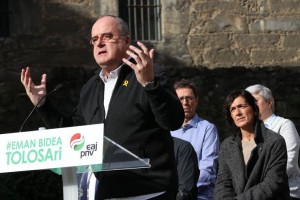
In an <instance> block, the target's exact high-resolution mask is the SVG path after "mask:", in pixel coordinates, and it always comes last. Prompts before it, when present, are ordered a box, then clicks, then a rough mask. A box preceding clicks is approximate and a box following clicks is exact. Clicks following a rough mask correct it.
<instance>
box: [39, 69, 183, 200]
mask: <svg viewBox="0 0 300 200" xmlns="http://www.w3.org/2000/svg"><path fill="white" fill-rule="evenodd" d="M156 71H157V70H156ZM99 72H100V70H99V71H98V72H97V73H96V75H95V76H93V77H92V78H91V79H90V80H89V81H88V82H87V83H86V84H85V85H84V86H83V88H82V90H81V93H80V101H79V104H78V106H77V108H76V109H75V111H74V115H73V120H72V121H73V125H75V126H76V125H88V124H97V123H104V135H105V136H106V137H108V138H110V139H111V140H113V141H115V142H116V143H118V144H120V145H121V146H123V147H125V148H126V149H128V150H129V151H131V152H132V153H134V154H136V155H137V156H139V157H141V158H149V159H150V164H151V168H149V169H134V170H121V171H111V172H100V173H96V176H97V177H98V178H99V179H100V183H99V187H98V190H97V194H96V196H97V197H96V198H97V199H103V198H112V197H114V198H117V197H127V196H137V195H144V194H149V193H155V192H161V191H168V192H174V194H176V192H177V187H178V185H177V184H178V181H177V172H176V166H175V158H174V151H173V139H172V137H171V135H170V130H176V129H178V128H179V127H180V126H181V125H182V123H183V118H184V113H183V108H182V105H181V103H180V101H179V100H178V97H177V95H176V93H175V90H174V89H173V85H172V83H171V82H170V80H169V79H168V78H167V76H166V74H165V72H163V71H159V72H158V73H155V86H154V87H153V88H144V87H142V86H141V85H140V84H139V83H138V82H137V79H136V76H135V73H134V71H133V70H132V69H131V68H130V67H129V66H127V65H124V66H123V67H122V69H121V71H120V74H119V78H118V80H117V83H116V86H115V89H114V91H113V94H112V97H111V100H110V104H109V109H108V112H107V116H106V118H105V112H104V105H103V99H104V83H103V81H102V80H101V79H100V78H99ZM38 111H39V114H40V115H41V116H42V118H43V119H44V122H45V123H46V125H47V127H50V128H54V127H58V126H67V123H66V122H67V120H65V119H62V118H59V117H58V115H57V112H56V111H55V110H54V109H53V108H52V106H51V105H50V103H49V102H47V101H46V103H45V104H44V105H43V106H41V107H40V108H39V109H38ZM108 162H109V161H108Z"/></svg>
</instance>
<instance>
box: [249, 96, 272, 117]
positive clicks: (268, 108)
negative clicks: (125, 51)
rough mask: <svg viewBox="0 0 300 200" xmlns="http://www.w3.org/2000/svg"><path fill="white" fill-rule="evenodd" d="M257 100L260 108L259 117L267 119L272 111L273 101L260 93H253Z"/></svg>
mask: <svg viewBox="0 0 300 200" xmlns="http://www.w3.org/2000/svg"><path fill="white" fill-rule="evenodd" d="M252 96H253V97H254V98H255V100H256V105H257V106H258V108H259V117H260V119H261V120H265V119H267V118H268V117H269V116H270V115H271V114H272V113H273V111H272V101H271V100H266V99H264V98H263V97H262V96H260V95H259V94H252Z"/></svg>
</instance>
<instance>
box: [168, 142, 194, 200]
mask: <svg viewBox="0 0 300 200" xmlns="http://www.w3.org/2000/svg"><path fill="white" fill-rule="evenodd" d="M173 140H174V153H175V160H176V165H177V172H178V193H177V196H176V200H193V199H197V181H198V178H199V167H198V158H197V154H196V151H195V150H194V147H193V146H192V145H191V143H190V142H188V141H185V140H182V139H179V138H176V137H174V138H173Z"/></svg>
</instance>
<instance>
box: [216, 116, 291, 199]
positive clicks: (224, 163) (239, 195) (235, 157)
mask: <svg viewBox="0 0 300 200" xmlns="http://www.w3.org/2000/svg"><path fill="white" fill-rule="evenodd" d="M255 143H256V144H257V146H256V147H255V148H254V149H253V150H252V152H251V157H250V159H249V161H248V164H247V167H245V163H244V158H243V153H242V145H241V133H240V132H239V133H237V134H234V135H232V136H230V137H228V138H227V139H225V140H224V142H223V143H222V145H221V149H220V154H219V171H218V176H217V181H216V187H215V193H214V199H216V200H218V199H220V200H229V199H244V200H252V199H253V200H264V199H272V200H276V199H278V200H285V199H286V200H288V199H289V186H288V178H287V174H286V163H287V150H286V145H285V141H284V139H283V137H281V136H280V135H279V134H276V133H274V132H273V131H271V130H269V129H267V128H265V126H264V124H263V123H262V122H261V121H259V122H258V123H257V125H256V129H255Z"/></svg>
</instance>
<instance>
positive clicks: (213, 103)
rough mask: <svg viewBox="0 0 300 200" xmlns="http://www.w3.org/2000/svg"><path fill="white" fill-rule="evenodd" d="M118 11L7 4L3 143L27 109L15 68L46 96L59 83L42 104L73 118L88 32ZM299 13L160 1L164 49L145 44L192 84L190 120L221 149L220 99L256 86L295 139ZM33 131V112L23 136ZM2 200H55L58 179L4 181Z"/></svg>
mask: <svg viewBox="0 0 300 200" xmlns="http://www.w3.org/2000/svg"><path fill="white" fill-rule="evenodd" d="M117 2H118V1H117V0H113V1H107V0H40V1H37V0H26V2H25V1H20V0H10V4H11V8H10V9H11V13H12V14H11V33H12V35H11V37H10V38H0V95H1V98H0V133H1V134H5V133H11V132H18V131H19V128H20V126H21V124H22V122H23V120H24V119H25V118H26V116H27V115H28V113H29V112H30V111H31V109H32V105H31V103H30V102H29V100H28V98H27V96H26V94H25V91H24V89H23V87H22V85H21V83H20V71H21V68H23V67H25V66H28V65H29V66H31V69H32V76H33V79H34V81H35V82H39V81H40V77H41V75H42V74H43V73H47V75H48V85H47V87H48V90H51V89H52V88H54V87H55V86H56V85H57V84H59V83H63V84H64V88H63V89H62V90H61V91H58V92H57V93H56V94H55V95H52V96H51V97H49V98H50V99H51V100H52V101H53V102H54V103H55V104H56V105H57V107H58V109H60V110H61V111H62V112H63V113H65V114H66V115H69V114H70V113H71V111H72V108H73V107H74V106H75V105H76V103H77V102H78V95H79V91H80V88H81V86H82V84H83V83H84V82H85V81H86V80H87V79H88V78H89V77H91V75H92V74H93V71H94V69H97V68H98V67H97V66H96V65H95V62H94V59H93V56H92V48H91V46H90V45H89V42H88V41H89V38H90V28H91V25H92V24H93V22H94V20H95V19H96V18H97V16H99V15H101V14H115V15H118V7H117ZM299 12H300V2H299V1H296V0H284V1H283V0H255V1H254V0H249V1H237V0H224V1H222V0H219V1H210V0H209V1H208V0H207V1H205V0H193V1H191V0H163V1H162V31H163V40H162V41H158V42H152V43H149V42H148V43H147V45H148V46H151V47H154V48H155V49H156V55H155V57H156V58H155V62H156V63H157V64H160V65H163V66H165V67H166V68H167V69H168V71H169V73H170V76H171V78H172V80H173V81H175V80H178V79H181V78H190V79H192V80H193V81H195V83H196V84H197V85H198V88H199V91H200V106H199V108H198V113H199V115H200V116H201V117H203V118H206V119H208V120H210V121H211V122H213V123H215V124H216V125H217V127H218V130H219V135H220V138H221V141H222V140H223V139H224V138H225V137H227V136H228V135H229V132H228V131H227V130H228V129H227V127H226V124H225V121H224V117H223V112H222V104H223V101H224V98H225V97H226V95H228V94H229V92H231V91H232V90H235V89H241V88H245V87H247V86H249V85H251V84H256V83H261V84H265V85H266V86H268V87H269V88H270V89H271V90H272V91H273V93H274V96H275V101H276V113H277V114H278V115H281V116H284V117H286V118H290V119H292V120H293V121H294V123H295V124H296V126H297V128H298V130H300V105H299V104H300V92H299V90H300V87H299V85H300V79H299V76H300V67H299V50H298V49H299V47H300V39H299V38H300V37H299V34H300V31H299V29H300V24H299ZM40 126H43V122H42V121H41V120H40V119H39V117H38V116H37V115H36V113H34V114H33V115H32V117H31V118H30V119H29V121H28V122H27V124H26V125H25V126H24V129H23V130H24V131H29V130H36V129H37V128H38V127H40ZM48 186H49V189H47V190H46V189H45V188H47V187H48ZM38 191H43V192H41V193H39V192H38ZM45 193H47V195H45ZM0 197H1V198H3V199H20V200H22V199H24V200H27V199H31V200H33V199H44V200H45V199H49V200H50V199H62V190H61V177H60V176H57V175H55V174H53V173H52V172H50V171H48V170H42V171H32V172H20V173H8V174H2V175H1V176H0Z"/></svg>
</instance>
